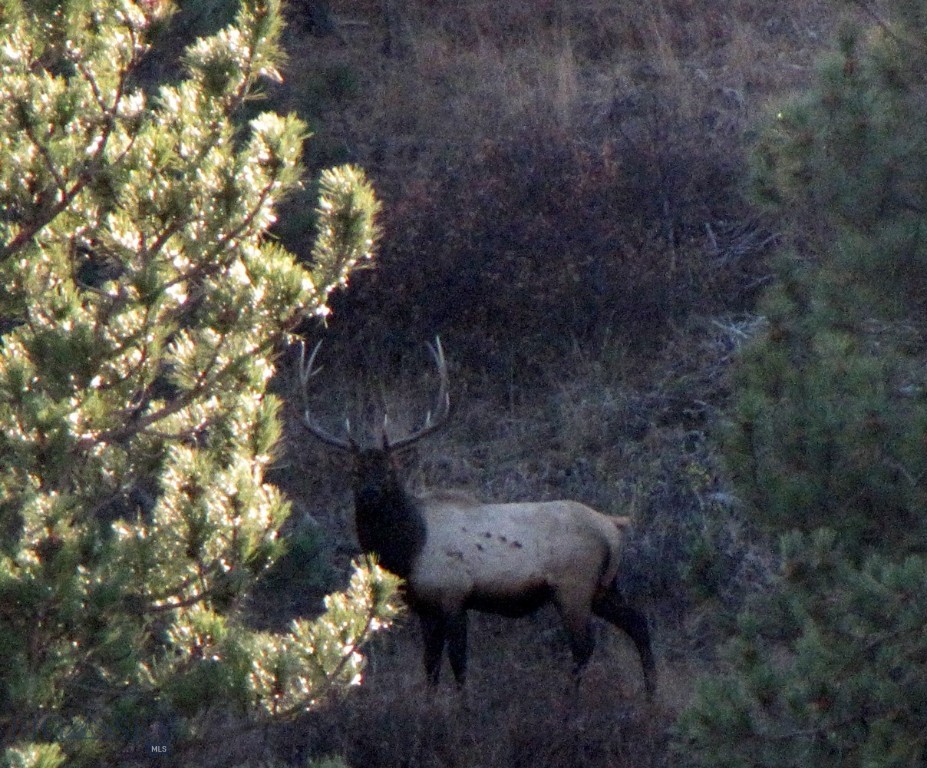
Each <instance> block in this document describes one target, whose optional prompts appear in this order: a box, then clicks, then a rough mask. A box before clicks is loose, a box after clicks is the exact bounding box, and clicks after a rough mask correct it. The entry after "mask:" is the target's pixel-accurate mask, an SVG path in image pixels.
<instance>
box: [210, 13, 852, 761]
mask: <svg viewBox="0 0 927 768" xmlns="http://www.w3.org/2000/svg"><path fill="white" fill-rule="evenodd" d="M315 5H316V7H317V8H319V7H322V6H327V7H328V9H329V10H330V17H329V19H325V20H323V21H324V22H325V23H321V24H320V22H319V17H318V16H316V17H315V20H314V21H313V19H310V18H309V16H308V15H307V14H308V10H307V8H308V5H306V4H301V3H295V2H293V3H291V4H290V14H291V21H292V24H291V27H290V29H289V30H288V32H287V36H288V37H287V40H288V47H289V50H290V54H291V58H290V62H289V65H288V67H287V68H286V71H285V72H284V74H285V78H286V80H285V82H284V84H283V85H282V86H280V87H279V88H274V89H272V90H270V91H269V94H268V95H269V96H270V97H271V98H272V99H273V100H274V101H275V103H276V104H278V105H279V107H280V108H282V109H288V108H289V109H294V110H296V111H297V112H298V113H300V114H302V115H303V116H304V117H305V118H306V119H308V120H309V122H310V124H311V126H312V128H313V130H314V131H315V134H316V135H315V137H314V140H313V142H311V152H312V154H311V155H310V156H309V158H308V160H309V164H310V166H311V167H313V168H318V167H322V166H325V165H329V164H332V163H334V162H340V161H345V160H350V161H352V162H356V163H358V164H360V165H362V166H364V167H365V168H366V169H367V171H368V173H369V175H370V177H371V178H372V179H374V180H375V184H376V186H377V188H378V192H379V193H380V196H381V198H382V200H383V202H384V209H383V214H382V217H381V224H382V227H383V237H382V239H381V242H380V244H379V249H378V257H377V260H376V263H375V265H374V267H373V268H372V269H371V270H369V271H366V272H364V273H362V274H358V275H356V276H355V277H354V278H353V279H352V285H351V286H350V288H349V290H348V291H346V292H344V293H341V294H339V295H338V296H336V297H334V303H333V306H334V307H335V312H334V315H333V316H332V317H331V318H329V320H328V324H327V327H325V328H324V329H323V328H312V329H306V330H307V333H308V334H310V335H314V336H316V337H324V338H325V339H326V345H325V347H324V351H323V356H324V357H325V370H324V371H323V373H322V374H321V375H320V377H319V378H318V380H316V381H315V383H314V386H316V387H317V388H318V389H317V391H315V392H314V393H313V402H314V404H315V405H316V406H317V407H318V411H319V414H320V415H321V416H322V417H324V418H325V419H326V423H327V424H329V425H330V426H331V427H332V428H333V429H337V427H338V425H339V424H341V422H342V421H343V419H344V417H345V416H349V417H350V418H351V420H352V423H353V424H355V425H363V424H367V425H372V426H376V425H378V424H380V423H381V420H382V415H383V411H384V409H385V410H387V411H388V412H389V414H390V419H391V423H392V424H393V428H394V429H395V430H396V431H397V432H401V431H402V430H403V429H404V428H411V427H413V426H414V425H415V424H416V423H418V422H417V420H418V419H420V418H421V417H422V415H423V414H424V410H425V409H426V408H427V405H426V404H427V403H428V402H429V398H430V397H431V394H430V387H431V386H432V384H433V380H432V379H431V378H430V377H431V370H430V368H429V365H430V364H429V362H428V359H427V356H426V353H425V351H424V346H423V342H424V341H425V340H427V339H429V338H432V337H433V336H434V335H435V334H437V333H440V334H441V335H442V339H443V340H444V343H445V346H446V348H447V351H448V357H449V360H450V362H451V366H452V379H453V394H452V396H453V402H454V417H453V420H452V422H451V424H450V425H449V427H448V429H447V430H446V431H445V432H443V433H441V434H440V435H438V436H435V437H434V438H432V439H430V440H429V441H428V442H427V443H426V444H424V445H420V446H419V447H418V448H417V451H416V452H415V454H414V455H412V456H410V457H408V458H407V467H406V471H407V474H408V475H409V477H410V482H411V484H412V486H413V487H416V488H422V487H432V488H434V487H440V488H446V487H460V488H465V489H467V490H469V491H471V492H473V493H475V494H476V495H477V496H480V497H481V498H484V499H486V500H498V501H506V500H524V499H537V500H542V499H552V498H563V497H569V498H575V499H578V500H580V501H583V502H585V503H588V504H590V505H592V506H594V507H596V508H598V509H601V510H602V511H604V512H608V513H613V514H631V515H632V516H633V517H634V519H635V527H634V530H633V534H632V536H631V537H630V540H629V543H628V550H627V556H626V559H625V562H624V565H623V571H622V579H623V583H624V584H625V588H626V590H627V591H628V592H629V593H630V594H632V595H633V596H634V597H635V598H638V599H640V600H642V601H643V602H644V604H645V605H646V606H647V611H648V614H649V615H650V617H651V620H652V622H653V625H654V635H655V644H656V652H657V656H658V665H659V671H660V673H661V678H662V680H663V683H662V685H661V689H660V693H659V695H658V697H657V701H656V702H655V704H654V705H653V706H649V707H648V706H647V705H645V704H644V701H643V698H642V696H641V694H640V671H639V669H638V666H637V661H636V658H635V657H634V655H633V653H630V652H628V649H627V645H626V640H625V639H624V638H622V637H619V636H617V635H616V634H615V633H612V632H609V631H603V632H602V633H601V635H602V636H601V638H600V647H599V648H598V649H597V652H596V654H595V656H594V658H593V662H592V664H591V666H590V669H589V671H588V673H587V675H586V679H585V681H584V683H583V686H582V688H581V691H580V694H579V696H578V698H577V699H576V700H575V701H573V700H572V699H571V697H570V696H569V695H568V694H567V689H568V685H567V677H568V676H567V672H568V669H569V665H570V663H569V653H568V651H567V649H566V644H565V641H564V639H563V638H562V637H561V636H560V631H559V629H558V628H557V622H556V617H555V616H554V615H553V614H552V613H542V614H540V615H539V616H537V617H535V618H532V619H526V620H520V621H515V622H513V621H508V620H503V619H497V618H492V617H483V618H479V619H477V620H475V621H474V622H473V623H472V627H471V645H472V651H471V665H472V668H473V674H472V679H471V682H470V685H469V688H468V690H467V692H466V693H465V694H463V695H462V696H457V694H456V693H454V692H452V690H451V688H450V685H449V684H447V685H448V687H446V688H442V689H441V690H439V691H438V692H437V693H435V692H429V691H427V690H426V689H425V687H424V686H423V685H422V677H423V676H422V673H421V660H420V640H419V637H418V631H417V630H418V628H417V626H415V625H414V623H413V622H412V621H407V622H406V623H405V626H403V627H401V628H400V629H398V630H396V631H394V632H392V633H390V634H389V635H388V636H387V637H385V638H383V639H382V640H381V641H380V642H379V643H377V644H376V645H375V646H374V647H373V649H372V650H371V654H370V655H371V667H370V669H369V670H368V672H367V675H366V677H365V685H364V686H362V687H361V688H360V689H358V690H356V691H354V692H352V694H351V695H350V696H349V697H348V698H346V699H344V700H342V701H338V702H335V701H333V702H331V704H330V705H329V706H327V707H325V708H322V709H321V710H320V711H319V712H318V713H316V714H314V715H313V716H312V717H311V718H305V719H303V720H300V721H299V722H297V723H294V724H293V725H292V726H290V727H288V728H285V729H282V730H279V731H275V732H273V733H268V734H267V736H266V738H265V741H264V743H263V745H261V747H260V748H257V747H254V746H252V745H249V746H248V748H247V749H246V748H245V747H244V745H243V746H242V750H241V757H240V759H239V762H245V761H246V760H251V759H267V757H268V756H269V755H272V756H273V757H274V759H276V760H279V761H280V762H281V763H282V764H285V765H303V764H306V763H307V761H310V760H313V759H319V760H321V759H328V758H332V759H335V758H338V759H341V760H342V761H343V762H344V763H345V764H347V765H350V766H361V765H376V766H393V765H395V766H399V765H403V766H410V767H413V766H478V765H505V766H520V765H531V766H532V768H534V767H536V766H550V767H551V768H556V767H557V766H561V765H562V766H572V767H578V768H583V767H584V766H599V765H602V766H606V765H607V766H657V765H661V766H662V765H669V764H671V762H670V758H669V756H668V753H667V747H666V745H667V740H668V737H667V732H668V729H669V727H670V726H671V724H672V722H673V721H674V719H675V715H676V713H677V712H678V711H680V710H681V709H682V708H683V707H684V706H685V704H686V703H687V701H688V700H689V698H690V696H691V690H692V687H693V681H694V678H695V676H696V675H697V674H698V673H701V672H704V670H705V668H706V665H711V664H712V663H714V661H715V659H714V646H715V643H716V641H717V640H718V639H720V638H721V637H723V636H724V635H725V634H727V633H729V632H730V631H731V627H732V621H733V617H734V616H735V614H736V611H737V609H738V607H739V606H740V605H742V603H743V601H744V600H745V599H746V598H747V597H748V595H749V594H751V593H752V592H754V591H756V590H761V589H763V588H764V586H765V585H766V584H767V583H768V581H769V580H770V579H771V578H772V575H771V574H772V573H773V570H774V568H773V564H774V562H773V561H774V555H773V554H772V553H771V551H770V547H769V546H768V544H767V543H766V542H765V541H764V540H763V538H762V537H761V536H759V534H758V533H757V532H756V531H755V530H754V529H753V528H752V526H751V524H750V520H749V519H748V518H747V516H746V511H745V510H744V509H743V508H742V506H741V505H740V503H739V502H738V500H737V499H736V497H735V496H734V495H733V494H732V493H731V492H730V485H729V483H728V481H727V477H726V473H725V469H724V467H723V465H722V463H721V461H720V460H719V457H718V455H717V452H716V448H715V441H714V429H715V425H716V421H717V414H718V411H719V409H720V408H721V407H722V406H723V405H724V404H725V403H726V402H727V398H728V396H729V382H728V379H727V371H728V366H729V363H730V361H731V359H732V356H733V354H734V353H735V352H736V349H737V347H738V345H739V344H740V343H741V342H742V341H743V340H745V339H747V338H749V337H750V336H751V335H752V333H753V332H754V330H755V328H754V321H752V320H750V316H749V311H750V309H751V308H752V303H753V300H754V298H755V296H756V295H757V293H758V291H759V290H760V289H761V288H762V287H763V286H764V285H765V284H766V283H767V282H768V280H769V272H770V270H769V268H768V265H767V261H766V257H767V254H768V253H769V251H770V248H771V247H772V246H773V245H774V244H775V242H776V227H777V225H776V222H774V221H770V220H768V219H761V218H759V217H758V216H757V215H756V214H755V212H754V210H753V209H752V208H751V206H750V205H749V204H748V203H747V202H746V201H745V199H744V196H743V193H742V181H743V177H744V172H745V168H744V158H745V156H746V152H747V149H748V146H749V144H750V141H751V138H750V135H751V131H752V130H753V129H754V127H755V125H756V123H757V122H758V121H759V120H760V119H761V118H762V117H763V115H764V114H765V110H766V109H767V106H768V102H769V101H770V100H775V99H778V98H779V96H780V95H781V94H783V93H785V92H787V91H788V90H790V89H792V88H795V87H798V86H801V85H802V84H804V83H805V82H807V80H808V79H809V77H810V74H811V72H812V68H811V62H812V60H813V58H814V56H815V55H816V53H817V52H818V51H819V50H820V49H821V47H822V45H823V41H824V40H825V39H826V37H827V36H828V34H829V30H830V28H831V27H832V25H833V23H834V21H835V19H836V18H837V12H836V11H835V9H834V7H833V4H832V3H829V2H826V1H825V0H820V2H797V0H790V1H789V2H786V3H784V4H779V5H772V4H769V3H761V2H757V1H756V0H736V1H735V2H725V1H722V0H711V1H710V2H706V3H700V4H693V3H691V2H687V1H686V0H660V2H655V3H649V4H641V3H630V2H626V1H625V0H592V1H591V2H584V3H576V4H567V3H563V2H559V0H541V1H538V0H512V1H511V2H506V3H496V2H483V1H482V0H468V1H467V2H458V1H457V0H430V1H429V2H424V1H423V0H413V1H412V2H409V3H405V4H398V3H385V4H384V3H382V2H381V1H380V0H350V1H349V0H331V1H330V2H328V3H321V4H318V3H317V4H315ZM387 5H388V6H392V7H394V8H398V7H400V6H401V13H400V15H399V18H398V19H393V22H394V23H393V25H392V27H391V28H387V25H386V24H385V19H384V16H383V8H384V7H386V6H387ZM211 7H212V6H211ZM329 21H331V22H332V24H329V23H328V22H329ZM315 35H324V36H315ZM387 39H389V40H390V41H391V43H392V45H391V53H392V54H393V56H392V57H388V56H386V55H385V54H384V43H385V41H386V40H387ZM399 53H401V54H402V58H401V59H400V58H396V55H397V54H399ZM312 194H313V191H312V190H311V189H308V188H307V190H306V192H305V197H302V196H297V197H295V198H294V199H293V200H292V201H291V202H290V204H289V206H287V207H285V208H284V209H283V210H282V212H281V217H280V221H279V222H278V225H277V235H278V236H279V237H280V238H281V240H283V241H284V242H285V243H287V245H288V247H290V248H291V249H293V250H294V251H296V252H298V253H301V254H303V255H305V256H307V257H308V254H309V253H310V252H311V245H312V238H311V231H312V229H311V227H312V223H313V222H312V215H311V212H310V211H311V206H310V205H307V202H306V201H307V200H311V199H312ZM711 318H714V319H711ZM288 363H289V361H284V368H287V367H288ZM288 386H289V383H288V382H286V381H283V382H281V388H282V389H283V390H286V388H287V387H288ZM290 400H291V401H293V402H294V404H295V401H294V400H293V398H292V394H291V397H290ZM291 410H292V412H291V414H290V415H291V416H293V417H295V416H296V415H297V414H296V411H295V409H291ZM288 446H289V449H288V451H287V452H286V455H285V456H284V457H282V458H281V460H280V462H279V465H278V468H277V469H276V471H275V475H274V479H275V481H276V482H278V483H279V484H280V485H281V486H283V487H284V488H286V489H287V491H288V492H289V493H290V495H291V496H292V497H293V498H294V499H295V502H296V503H295V510H296V514H295V515H294V518H293V520H291V526H292V530H293V531H294V538H295V540H296V542H297V543H296V544H295V545H294V547H293V549H292V552H293V553H295V554H294V555H293V558H295V559H298V558H299V557H300V556H301V553H302V555H304V556H305V558H306V560H307V561H310V562H312V563H318V562H320V561H321V562H323V565H324V567H321V568H320V567H317V566H313V568H315V570H312V568H310V571H311V573H310V575H309V576H306V575H305V574H301V573H300V572H299V569H298V567H296V562H295V559H293V558H291V559H290V560H288V561H285V563H286V564H287V566H288V567H289V566H293V568H292V570H283V571H281V572H278V573H277V574H275V580H274V581H273V583H272V584H271V585H270V586H269V587H268V588H267V589H266V590H265V591H264V592H262V593H261V595H260V597H259V599H258V600H256V601H255V602H256V605H255V610H256V613H258V614H260V615H259V617H258V619H259V620H260V621H264V622H269V623H271V624H273V623H280V622H285V621H287V620H288V618H289V617H290V616H292V615H293V614H296V615H303V614H306V613H311V612H312V611H313V610H315V609H316V608H317V606H318V605H319V604H320V600H321V597H322V595H323V594H324V592H325V591H326V590H330V589H332V588H334V587H336V586H337V583H338V578H339V574H342V573H346V565H347V563H348V562H349V560H350V558H351V557H352V556H353V555H355V554H356V544H355V541H354V537H353V531H352V528H351V522H350V511H349V509H350V494H349V486H348V477H347V473H348V466H347V463H346V462H345V460H344V458H343V457H339V456H332V455H330V454H329V453H327V452H326V451H325V450H324V449H322V448H319V447H318V446H316V445H315V444H314V443H312V442H310V441H309V438H308V437H307V436H306V435H305V434H303V433H301V432H300V430H299V427H298V425H297V424H296V420H295V418H292V419H291V423H290V425H289V428H288ZM709 668H710V667H709ZM217 764H219V763H218V762H217ZM229 764H231V763H229Z"/></svg>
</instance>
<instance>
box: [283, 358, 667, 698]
mask: <svg viewBox="0 0 927 768" xmlns="http://www.w3.org/2000/svg"><path fill="white" fill-rule="evenodd" d="M317 351H318V347H316V352H317ZM433 353H434V355H435V358H436V360H437V362H438V367H439V371H440V374H441V388H440V392H439V395H438V407H437V409H436V417H435V418H434V419H433V418H432V415H431V414H430V413H429V415H428V417H427V418H426V420H425V425H424V426H423V427H422V428H421V429H419V430H418V431H416V432H415V433H413V434H412V435H410V436H409V437H406V438H404V439H402V440H399V441H396V442H394V443H392V444H390V443H389V441H388V440H387V439H386V438H385V436H384V438H383V445H382V447H377V448H364V449H362V448H360V447H359V446H357V444H356V443H355V442H354V441H353V439H352V438H350V437H348V438H347V439H345V440H342V439H340V438H336V437H333V436H332V435H330V434H329V433H327V432H325V431H324V430H322V429H321V428H320V427H319V426H318V425H317V424H316V423H315V422H314V421H313V419H312V418H311V415H310V413H309V409H308V399H307V400H306V402H307V408H306V412H305V414H304V423H305V425H306V426H307V428H308V429H309V430H310V432H311V433H312V434H313V435H315V436H316V437H317V438H318V439H319V440H321V441H323V442H324V443H326V444H327V445H330V446H332V447H335V448H337V449H339V450H343V451H347V452H350V453H351V455H352V457H353V482H352V485H353V491H354V506H355V525H356V529H357V536H358V541H359V543H360V545H361V548H362V549H363V550H364V551H365V552H369V553H374V554H376V555H377V557H378V558H379V559H380V562H381V564H382V565H383V567H384V568H386V569H387V570H389V571H391V572H393V573H395V574H396V575H398V576H400V577H402V578H403V579H405V582H406V584H405V597H406V600H407V602H408V604H409V606H410V608H411V609H412V610H413V611H414V612H415V613H416V614H417V615H418V616H419V618H420V620H421V623H422V629H423V633H424V638H425V659H424V660H425V668H426V672H427V674H428V677H429V678H430V679H431V680H432V681H433V682H437V680H438V674H439V670H440V664H441V658H442V656H443V654H444V649H445V645H446V646H447V651H448V657H449V660H450V663H451V668H452V670H453V672H454V675H455V677H456V679H457V681H458V683H460V684H462V683H463V681H464V675H465V671H466V659H467V631H466V616H467V611H468V610H471V609H473V610H479V611H486V612H490V613H496V614H500V615H503V616H510V617H516V616H523V615H526V614H529V613H531V612H533V611H535V610H537V609H538V608H540V607H541V606H543V605H547V604H553V605H554V606H555V607H556V609H557V610H558V612H559V613H560V616H561V618H562V620H563V624H564V627H565V628H566V630H567V633H568V635H569V638H570V646H571V649H572V652H573V658H574V662H575V668H576V671H577V672H579V671H580V670H581V669H582V668H583V666H584V665H585V664H586V662H587V661H588V660H589V657H590V655H591V654H592V650H593V645H594V640H593V633H592V626H591V621H590V619H591V616H592V615H593V614H595V615H597V616H599V617H601V618H603V619H605V620H607V621H608V622H610V623H611V624H613V625H614V626H616V627H617V628H619V629H621V630H623V631H624V632H626V633H627V634H628V635H629V636H630V637H631V639H632V640H633V642H634V644H635V646H636V647H637V650H638V653H639V654H640V658H641V664H642V666H643V670H644V681H645V685H646V688H647V691H648V693H649V692H652V690H653V687H654V677H655V671H654V661H653V654H652V652H651V646H650V635H649V630H648V627H647V621H646V619H645V618H644V616H643V614H641V613H640V612H639V611H637V610H636V609H635V608H633V607H631V606H630V605H628V604H627V603H626V602H625V601H624V599H623V597H622V596H621V593H620V591H619V590H618V587H617V584H616V576H617V572H618V565H619V562H620V558H621V551H622V544H623V538H624V532H625V529H626V528H627V527H628V525H629V523H630V521H629V519H628V518H627V517H611V516H608V515H603V514H602V513H600V512H597V511H596V510H594V509H592V508H590V507H587V506H585V505H584V504H580V503H579V502H576V501H548V502H522V503H509V504H483V503H480V502H478V501H477V500H475V499H473V498H470V497H468V496H466V495H464V494H461V493H454V492H450V493H447V492H445V493H433V494H423V495H420V496H415V495H413V494H411V493H409V492H408V491H407V490H406V489H405V487H404V485H403V483H402V482H401V480H400V478H399V474H398V470H397V468H396V463H395V461H394V457H395V454H396V452H397V451H399V450H401V449H403V448H405V447H408V446H409V445H411V444H412V443H413V442H415V441H417V440H419V439H421V438H422V437H424V436H425V435H426V434H430V433H431V432H433V431H434V430H435V429H437V428H438V427H439V426H440V425H441V423H442V422H443V421H444V419H446V417H447V413H448V410H449V397H448V379H447V369H446V365H445V363H444V356H443V353H442V351H441V346H440V342H438V344H437V345H436V348H435V349H433ZM314 358H315V352H313V354H312V356H311V357H310V359H309V361H308V362H305V361H304V363H303V365H302V367H301V377H302V384H303V392H304V393H305V389H306V385H307V383H308V380H309V378H310V376H311V375H312V373H313V371H312V362H313V360H314Z"/></svg>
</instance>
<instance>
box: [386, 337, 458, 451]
mask: <svg viewBox="0 0 927 768" xmlns="http://www.w3.org/2000/svg"><path fill="white" fill-rule="evenodd" d="M428 349H429V351H430V352H431V356H432V357H433V358H434V359H435V364H436V365H437V366H438V376H439V382H440V383H439V385H438V397H437V400H436V403H435V408H434V411H432V410H429V411H428V412H427V413H426V414H425V422H424V424H423V425H422V426H421V427H420V428H419V429H418V430H416V431H415V432H413V433H412V434H411V435H409V436H408V437H404V438H402V439H401V440H396V441H395V442H394V443H392V445H391V447H392V448H393V449H399V448H405V447H407V446H409V445H412V443H415V442H417V441H419V440H421V439H422V438H423V437H425V436H426V435H430V434H432V433H433V432H435V431H437V430H438V429H440V428H441V427H442V426H444V422H445V421H447V417H448V415H449V414H450V410H451V394H450V377H449V375H448V372H447V361H446V360H445V359H444V348H443V347H442V346H441V337H440V336H435V343H434V346H432V345H431V344H429V345H428Z"/></svg>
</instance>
